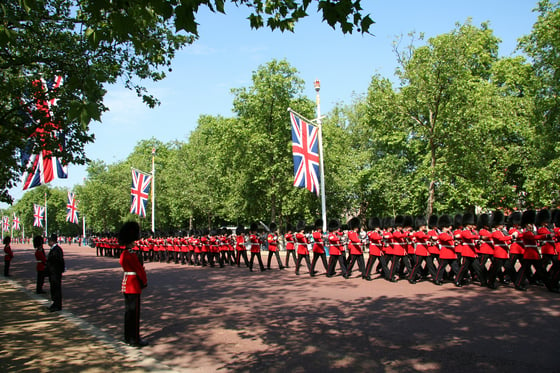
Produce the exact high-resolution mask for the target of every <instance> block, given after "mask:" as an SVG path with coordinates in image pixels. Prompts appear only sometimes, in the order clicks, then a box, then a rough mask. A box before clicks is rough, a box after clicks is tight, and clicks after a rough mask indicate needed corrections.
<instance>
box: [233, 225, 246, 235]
mask: <svg viewBox="0 0 560 373" xmlns="http://www.w3.org/2000/svg"><path fill="white" fill-rule="evenodd" d="M243 233H245V227H244V226H242V225H238V226H237V228H235V234H237V235H239V234H243Z"/></svg>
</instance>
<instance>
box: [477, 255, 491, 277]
mask: <svg viewBox="0 0 560 373" xmlns="http://www.w3.org/2000/svg"><path fill="white" fill-rule="evenodd" d="M491 257H492V255H491V254H481V255H480V265H481V266H482V270H483V271H484V273H487V272H488V269H487V267H486V263H488V261H489V260H490V258H491Z"/></svg>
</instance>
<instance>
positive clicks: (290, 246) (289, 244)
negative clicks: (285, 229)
mask: <svg viewBox="0 0 560 373" xmlns="http://www.w3.org/2000/svg"><path fill="white" fill-rule="evenodd" d="M284 238H285V239H286V250H287V251H290V250H294V235H293V234H291V233H286V234H285V235H284Z"/></svg>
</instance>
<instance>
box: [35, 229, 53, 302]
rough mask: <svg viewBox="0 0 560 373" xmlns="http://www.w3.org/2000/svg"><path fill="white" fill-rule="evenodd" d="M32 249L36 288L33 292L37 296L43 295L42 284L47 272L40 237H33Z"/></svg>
mask: <svg viewBox="0 0 560 373" xmlns="http://www.w3.org/2000/svg"><path fill="white" fill-rule="evenodd" d="M33 247H34V248H35V260H36V261H37V287H36V289H35V292H36V293H37V294H44V293H45V292H44V291H43V284H44V283H45V277H47V276H48V275H49V272H48V270H47V255H46V254H45V249H43V237H42V236H35V237H33Z"/></svg>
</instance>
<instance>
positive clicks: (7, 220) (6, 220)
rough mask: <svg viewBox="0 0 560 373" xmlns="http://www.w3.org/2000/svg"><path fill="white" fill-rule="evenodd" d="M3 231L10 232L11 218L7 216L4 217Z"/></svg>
mask: <svg viewBox="0 0 560 373" xmlns="http://www.w3.org/2000/svg"><path fill="white" fill-rule="evenodd" d="M2 231H3V232H9V231H10V218H9V217H7V216H2Z"/></svg>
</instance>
